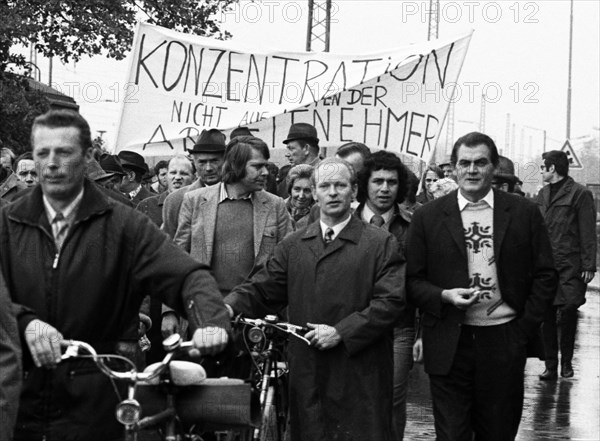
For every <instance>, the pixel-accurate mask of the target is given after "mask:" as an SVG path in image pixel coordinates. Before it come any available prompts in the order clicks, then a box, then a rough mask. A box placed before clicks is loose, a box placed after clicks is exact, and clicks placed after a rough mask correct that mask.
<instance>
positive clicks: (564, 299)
mask: <svg viewBox="0 0 600 441" xmlns="http://www.w3.org/2000/svg"><path fill="white" fill-rule="evenodd" d="M566 180H567V181H566V182H565V183H564V184H563V186H562V187H561V188H560V189H559V190H558V192H557V193H556V195H555V196H554V198H553V199H552V200H550V186H549V185H547V186H545V187H544V188H542V190H541V191H540V193H539V194H538V197H537V204H538V207H539V208H540V210H541V211H542V215H543V216H544V220H545V222H546V225H547V226H548V233H549V234H550V241H551V242H552V250H553V253H554V262H555V264H556V269H557V270H558V274H559V278H560V283H559V286H558V290H557V292H556V297H555V298H554V304H555V305H566V304H569V305H576V306H581V305H583V304H584V303H585V291H586V284H585V283H583V280H582V278H581V272H582V271H592V272H595V271H596V247H597V246H598V238H597V237H596V208H595V206H594V198H593V196H592V192H591V191H589V190H588V189H587V188H585V187H584V186H583V185H580V184H578V183H577V182H575V181H574V180H573V178H571V177H567V178H566Z"/></svg>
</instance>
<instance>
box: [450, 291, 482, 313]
mask: <svg viewBox="0 0 600 441" xmlns="http://www.w3.org/2000/svg"><path fill="white" fill-rule="evenodd" d="M478 294H479V293H478V291H477V290H476V289H475V288H469V289H465V288H454V289H445V290H443V291H442V302H444V303H450V304H451V305H454V306H456V307H457V308H458V309H463V310H464V309H468V308H469V307H470V306H471V305H472V304H473V303H476V302H477V300H478V299H479V295H478Z"/></svg>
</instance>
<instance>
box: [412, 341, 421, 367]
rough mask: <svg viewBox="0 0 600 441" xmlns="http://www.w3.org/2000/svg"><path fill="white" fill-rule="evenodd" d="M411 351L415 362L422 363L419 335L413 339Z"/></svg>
mask: <svg viewBox="0 0 600 441" xmlns="http://www.w3.org/2000/svg"><path fill="white" fill-rule="evenodd" d="M412 353H413V361H414V362H415V363H423V339H422V338H421V337H419V338H417V339H416V340H415V343H414V344H413V350H412Z"/></svg>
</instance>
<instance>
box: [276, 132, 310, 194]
mask: <svg viewBox="0 0 600 441" xmlns="http://www.w3.org/2000/svg"><path fill="white" fill-rule="evenodd" d="M283 143H284V144H285V145H286V148H287V150H288V151H287V153H286V155H285V157H286V158H287V159H288V161H290V165H289V166H284V167H281V169H280V170H279V176H277V181H278V183H279V184H278V185H277V194H278V195H279V196H281V197H282V198H287V197H288V196H289V194H288V190H287V185H286V178H287V174H288V172H289V170H290V168H292V167H294V166H295V165H299V164H307V165H311V166H313V167H316V166H317V165H318V164H319V162H320V159H319V138H318V137H317V129H315V127H314V126H311V125H310V124H307V123H295V124H292V125H291V127H290V131H289V132H288V136H287V138H286V139H285V141H283Z"/></svg>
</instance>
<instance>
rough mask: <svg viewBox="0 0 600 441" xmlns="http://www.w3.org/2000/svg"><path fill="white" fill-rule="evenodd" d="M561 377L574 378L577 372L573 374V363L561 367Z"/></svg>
mask: <svg viewBox="0 0 600 441" xmlns="http://www.w3.org/2000/svg"><path fill="white" fill-rule="evenodd" d="M560 375H561V376H562V377H563V378H573V376H574V375H575V372H573V366H571V363H565V364H563V365H562V366H561V367H560Z"/></svg>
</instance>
